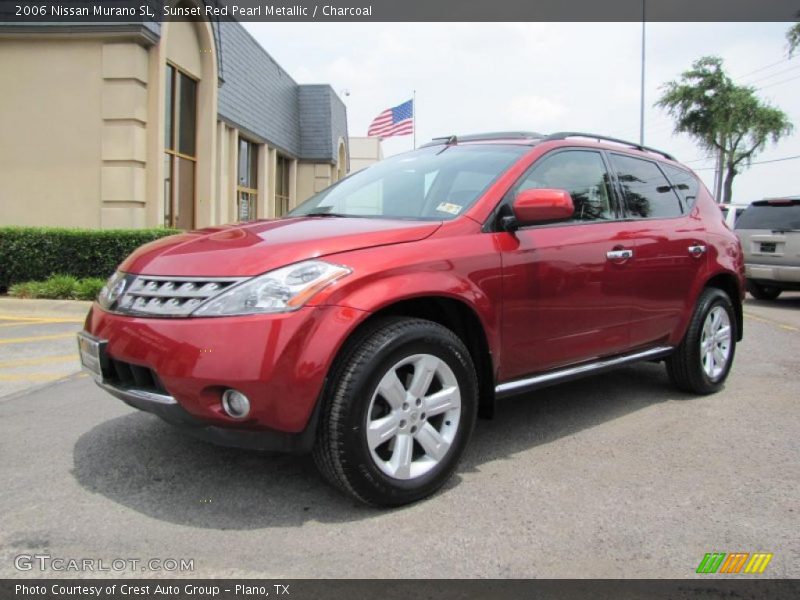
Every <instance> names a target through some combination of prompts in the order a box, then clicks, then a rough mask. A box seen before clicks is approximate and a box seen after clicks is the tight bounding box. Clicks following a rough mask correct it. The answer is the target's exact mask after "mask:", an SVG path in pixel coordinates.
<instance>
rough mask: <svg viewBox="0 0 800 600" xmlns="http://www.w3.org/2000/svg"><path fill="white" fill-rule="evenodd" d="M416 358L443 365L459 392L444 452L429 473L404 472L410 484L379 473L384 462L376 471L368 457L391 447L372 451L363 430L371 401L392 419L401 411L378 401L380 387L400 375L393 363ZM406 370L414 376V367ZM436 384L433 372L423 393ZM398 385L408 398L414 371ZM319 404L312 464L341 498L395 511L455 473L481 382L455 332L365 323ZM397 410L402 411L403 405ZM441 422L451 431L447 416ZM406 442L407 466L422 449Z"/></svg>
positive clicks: (433, 326) (408, 322)
mask: <svg viewBox="0 0 800 600" xmlns="http://www.w3.org/2000/svg"><path fill="white" fill-rule="evenodd" d="M416 356H432V357H434V359H437V360H439V361H440V363H439V365H440V367H439V368H441V369H443V370H444V371H447V369H446V368H445V367H444V366H441V363H444V364H445V365H446V367H447V368H449V371H447V374H448V377H450V378H451V381H452V376H454V377H455V380H456V381H457V386H458V391H459V392H460V413H459V415H458V419H457V421H458V422H457V424H456V427H455V429H454V433H452V435H453V436H454V437H453V438H452V440H451V441H450V443H449V446H448V448H449V449H447V450H445V454H444V455H443V456H442V457H441V458H440V459H439V460H438V462H435V466H433V467H427V466H426V467H425V468H429V469H430V470H429V471H427V472H425V473H424V474H421V475H419V476H416V477H411V475H410V471H409V478H405V479H402V478H401V479H398V478H395V477H391V476H389V475H388V474H387V473H386V472H384V471H383V470H382V468H386V465H388V462H387V463H383V465H384V466H383V467H380V466H379V463H378V462H377V461H376V459H375V458H373V452H375V453H377V452H378V449H381V450H382V451H384V452H385V451H389V452H390V453H391V452H393V450H394V449H396V448H392V449H390V448H388V447H387V448H383V447H381V446H377V447H375V448H376V449H375V450H371V449H370V445H369V442H368V434H367V424H368V419H373V418H374V415H373V414H372V413H371V414H370V415H369V416H368V414H367V413H368V410H370V411H375V410H376V403H379V402H384V404H385V406H386V407H387V408H388V409H389V410H390V411H391V412H390V416H393V418H395V417H394V415H395V414H396V413H399V411H400V409H399V408H398V409H396V410H395V409H393V408H391V407H390V406H389V403H388V402H385V401H383V400H382V398H381V395H380V394H379V393H378V386H379V384H380V383H381V381H382V380H384V379H383V378H384V377H388V376H389V373H390V372H394V374H395V375H397V374H398V373H399V371H397V370H395V369H397V365H398V363H402V362H403V361H406V360H413V359H414V357H416ZM400 368H405V367H400ZM409 368H411V369H414V371H415V370H416V367H415V366H409ZM437 378H438V371H436V374H435V375H434V376H433V380H432V382H431V383H430V384H429V386H428V387H427V389H428V390H435V389H436V388H434V387H430V386H433V385H436V383H434V382H436V381H438V379H437ZM398 380H401V384H402V385H403V387H404V388H405V389H404V391H405V392H407V393H409V394H410V391H409V389H410V387H411V385H410V383H408V382H410V381H411V380H413V373H411V374H409V376H408V377H407V378H406V382H407V383H408V385H406V383H403V382H402V378H401V377H400V376H398ZM422 385H424V384H422ZM448 389H450V388H448ZM426 393H427V392H426ZM404 397H405V396H404ZM421 398H422V397H421ZM427 398H428V396H425V398H422V399H421V401H423V402H426V401H427ZM323 402H324V405H323V407H322V414H321V419H320V424H319V429H318V432H317V438H316V441H315V444H314V450H313V456H314V461H315V462H316V464H317V468H318V469H319V470H320V472H321V473H322V475H323V476H324V477H325V479H326V480H328V481H329V482H331V483H333V484H334V485H335V486H336V487H338V488H339V489H341V490H342V491H344V492H345V493H347V494H349V495H351V496H353V497H354V498H356V499H358V500H360V501H361V502H364V503H366V504H370V505H373V506H400V505H403V504H408V503H410V502H415V501H417V500H420V499H422V498H425V497H426V496H429V495H430V494H432V493H434V492H435V491H436V490H438V489H439V488H440V487H441V486H442V485H443V484H444V483H445V482H446V481H447V480H448V478H449V477H450V476H451V475H452V473H453V471H454V470H455V468H456V465H457V464H458V460H459V458H460V457H461V455H462V453H463V451H464V448H465V447H466V445H467V442H468V440H469V438H470V435H471V433H472V430H473V429H474V426H475V421H476V415H477V407H478V382H477V377H476V374H475V367H474V366H473V363H472V359H471V357H470V354H469V351H468V350H467V348H466V347H465V346H464V343H463V342H462V341H461V339H459V338H458V337H457V336H456V335H455V334H454V333H453V332H452V331H450V330H449V329H447V328H446V327H443V326H441V325H439V324H438V323H434V322H432V321H427V320H423V319H411V318H402V317H389V318H386V319H381V320H378V321H376V322H375V323H373V324H371V325H369V326H368V327H367V328H366V329H365V330H363V331H361V332H360V333H359V334H358V335H357V336H355V337H354V339H353V340H351V342H350V343H349V344H347V346H346V347H345V348H344V349H343V351H342V352H341V353H340V357H339V359H338V360H337V364H336V365H335V366H334V368H333V370H332V373H331V378H330V383H329V385H328V386H327V388H326V392H325V396H324V397H323ZM395 406H396V404H395ZM402 406H403V407H405V406H406V403H405V402H404V403H403V404H402ZM422 406H423V407H424V406H425V404H423V405H422ZM404 410H408V409H404ZM450 414H451V413H443V414H442V416H441V418H442V420H444V419H445V417H446V415H450ZM398 418H399V417H398ZM419 418H421V419H422V420H424V419H425V418H426V415H425V414H424V413H422V412H420V413H418V414H416V413H415V416H414V422H416V423H417V424H418V425H423V426H425V425H428V424H431V426H433V423H434V422H435V421H434V419H435V418H436V417H433V416H431V417H428V421H426V422H424V423H423V422H422V421H417V419H419ZM372 422H373V423H375V421H372ZM398 423H400V421H398ZM402 423H406V421H405V420H404V421H402ZM410 424H411V419H410V418H409V420H408V422H407V424H406V425H404V427H408V429H406V430H405V432H404V433H406V434H408V433H410V432H411V429H410ZM446 424H447V426H448V427H452V424H451V420H450V418H449V417H448V420H447V422H446ZM442 427H443V425H442ZM450 431H453V430H452V429H450ZM399 434H400V430H399V429H398V430H397V433H396V434H394V435H395V437H394V438H393V439H392V440H391V441H389V442H387V446H391V445H392V444H394V445H397V444H399V443H400V442H399V438H400V437H401V436H400V435H399ZM418 435H419V434H418ZM412 437H413V436H409V437H407V438H406V439H411V438H412ZM414 439H416V438H414ZM409 443H410V444H411V445H410V446H409V447H410V448H411V450H409V452H410V454H409V457H410V458H409V459H408V460H411V461H414V460H416V459H414V458H413V456H414V455H415V454H418V452H419V450H424V449H423V448H422V446H421V445H420V443H419V442H418V441H411V442H409ZM392 456H394V455H393V454H392ZM425 457H427V454H426V455H425ZM425 457H423V458H425Z"/></svg>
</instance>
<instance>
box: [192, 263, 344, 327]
mask: <svg viewBox="0 0 800 600" xmlns="http://www.w3.org/2000/svg"><path fill="white" fill-rule="evenodd" d="M351 272H352V271H351V270H350V269H348V268H347V267H343V266H341V265H334V264H331V263H329V262H325V261H324V260H307V261H305V262H301V263H296V264H293V265H289V266H288V267H283V268H281V269H276V270H275V271H270V272H269V273H264V274H263V275H259V276H257V277H253V278H252V279H250V280H248V281H245V282H244V283H240V284H239V285H237V286H236V287H233V288H231V289H230V290H228V291H226V292H224V293H222V294H220V295H219V296H217V297H215V298H212V299H211V300H209V301H207V302H206V303H205V304H203V305H202V306H200V307H199V308H198V309H197V310H195V311H194V312H193V313H192V316H196V317H219V316H223V315H252V314H259V313H280V312H290V311H293V310H297V309H298V308H301V307H302V306H303V305H304V304H305V303H306V302H308V301H309V300H311V298H312V297H313V296H314V295H315V294H316V293H317V292H319V291H320V290H321V289H323V288H324V287H326V286H328V285H330V284H331V283H333V282H334V281H336V280H337V279H340V278H342V277H344V276H345V275H348V274H349V273H351Z"/></svg>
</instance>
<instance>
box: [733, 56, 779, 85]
mask: <svg viewBox="0 0 800 600" xmlns="http://www.w3.org/2000/svg"><path fill="white" fill-rule="evenodd" d="M792 58H793V57H791V56H789V57H787V58H782V59H781V60H779V61H776V62H774V63H770V64H768V65H765V66H763V67H759V68H758V69H755V70H754V71H750V72H748V73H745V74H744V75H739V76H738V77H734V79H736V80H739V79H744V78H745V77H749V76H750V75H755V74H756V73H760V72H761V71H766V70H767V69H769V68H771V67H774V66H776V65H779V64H781V63H784V62H788V61H790V60H792Z"/></svg>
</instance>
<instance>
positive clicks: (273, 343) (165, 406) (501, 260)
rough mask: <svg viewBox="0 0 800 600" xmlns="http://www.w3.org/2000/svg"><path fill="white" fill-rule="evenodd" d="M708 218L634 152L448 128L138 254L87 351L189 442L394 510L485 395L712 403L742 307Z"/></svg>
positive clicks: (451, 451) (103, 376)
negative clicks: (677, 395) (299, 458)
mask: <svg viewBox="0 0 800 600" xmlns="http://www.w3.org/2000/svg"><path fill="white" fill-rule="evenodd" d="M719 217H720V215H719V208H718V207H717V205H716V204H715V202H714V200H713V198H712V197H711V195H710V194H709V193H708V190H706V188H705V187H704V186H703V184H702V183H701V182H700V181H699V180H698V178H697V177H696V175H695V174H694V173H692V172H691V171H690V170H689V169H687V168H686V167H684V166H683V165H681V164H680V163H678V162H676V161H675V160H674V159H673V158H672V157H671V156H669V155H668V154H665V153H663V152H659V151H657V150H653V149H650V148H646V147H643V146H640V145H638V144H634V143H630V142H625V141H621V140H616V139H613V138H606V137H603V136H598V135H594V134H591V135H589V134H580V133H570V132H566V133H557V134H552V135H548V136H544V135H540V134H529V133H500V134H483V135H473V136H459V137H456V136H448V137H446V138H441V139H438V140H435V141H434V142H432V143H431V144H428V145H426V146H424V147H422V148H420V149H418V150H415V151H413V152H409V153H406V154H401V155H398V156H394V157H391V158H389V159H387V160H384V161H382V162H380V163H378V164H376V165H374V166H372V167H369V168H367V169H364V170H363V171H360V172H358V173H356V174H354V175H352V176H350V177H347V178H345V179H343V180H341V181H340V182H338V183H337V184H335V185H334V186H332V187H329V188H328V189H326V190H324V191H322V192H320V193H319V194H317V195H316V196H313V197H312V198H310V199H309V200H307V201H306V202H305V203H303V204H301V205H300V206H299V207H297V208H296V209H294V210H293V211H292V212H291V213H289V214H288V215H286V216H284V217H282V218H280V219H275V220H264V221H258V222H250V223H244V224H240V225H231V226H226V227H216V228H211V229H206V230H202V231H193V232H189V233H183V234H181V235H177V236H174V237H169V238H163V239H160V240H158V241H156V242H152V243H150V244H147V245H145V246H143V247H142V248H140V249H139V250H137V251H136V252H135V253H134V254H132V255H131V256H130V257H129V258H128V259H127V260H125V261H124V262H123V263H122V265H120V267H119V270H118V271H117V272H116V273H115V274H114V275H113V277H112V278H111V279H110V280H109V282H108V284H107V286H106V288H105V289H104V290H103V292H101V294H100V296H99V298H98V302H97V303H95V304H94V305H93V307H92V309H91V312H90V313H89V315H88V317H87V319H86V324H85V331H83V332H82V333H81V334H80V335H79V346H80V351H81V360H82V362H83V364H84V366H85V367H86V369H87V370H89V371H90V372H91V373H92V374H93V375H94V377H95V378H96V380H97V382H98V384H99V385H100V386H101V387H103V388H104V389H105V390H107V391H108V392H109V393H111V394H112V395H114V396H116V397H118V398H120V399H121V400H123V401H124V402H126V403H128V404H130V405H131V406H133V407H136V408H139V409H141V410H145V411H149V412H152V413H154V414H157V415H158V416H160V417H162V418H163V419H165V420H167V421H169V422H171V423H173V424H175V425H178V426H180V427H182V428H184V429H185V430H186V431H188V432H190V433H191V434H193V435H195V436H198V437H201V438H203V439H206V440H209V441H212V442H215V443H218V444H224V445H233V446H240V447H245V448H258V449H268V450H284V451H295V452H309V451H310V452H313V455H314V458H315V461H316V463H317V466H318V467H319V470H320V471H321V472H322V474H323V475H324V477H325V478H326V479H327V480H328V481H329V482H331V483H332V484H334V485H335V486H337V487H338V488H339V489H341V490H342V491H344V492H345V493H347V494H350V495H351V496H353V497H354V498H356V499H358V500H361V501H363V502H365V503H368V504H373V505H382V506H397V505H401V504H405V503H408V502H413V501H415V500H419V499H420V498H423V497H425V496H427V495H429V494H431V493H433V492H434V491H435V490H437V489H438V488H439V487H441V486H442V484H443V483H444V482H445V481H447V479H448V478H449V477H450V475H451V474H452V473H453V471H454V470H455V468H456V465H457V463H458V460H459V458H460V456H461V454H462V453H463V451H464V448H465V447H466V445H467V442H468V440H469V438H470V434H471V432H472V429H473V427H474V425H475V420H476V418H477V417H478V416H490V415H491V414H492V411H493V409H494V402H495V399H496V398H502V397H505V396H509V395H511V394H517V393H520V392H529V391H531V390H535V389H538V388H541V387H543V386H547V385H552V384H555V383H558V382H562V381H569V380H572V379H575V378H577V377H582V376H586V375H592V374H597V373H602V372H605V371H608V370H610V369H614V368H617V367H620V366H623V365H628V364H631V363H634V362H637V361H654V360H655V361H659V360H663V361H665V362H666V368H667V372H668V374H669V377H670V379H671V380H672V382H673V383H674V384H675V385H676V386H677V387H678V388H679V389H681V390H685V391H687V392H691V393H695V394H709V393H712V392H715V391H717V390H719V389H720V388H721V387H722V386H723V384H724V382H725V379H726V377H727V376H728V373H729V371H730V368H731V365H732V363H733V358H734V352H735V348H736V343H737V341H738V340H740V339H741V338H742V300H743V297H744V263H743V261H742V254H741V248H740V246H739V241H738V240H737V238H736V236H735V235H734V233H733V232H732V231H730V229H728V228H727V227H725V225H724V224H723V222H722V219H720V218H719ZM653 443H657V441H655V440H654V441H653ZM200 468H202V467H200ZM260 475H261V474H258V473H254V474H253V476H254V477H258V476H260ZM487 483H488V482H487Z"/></svg>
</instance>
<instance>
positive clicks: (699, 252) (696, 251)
mask: <svg viewBox="0 0 800 600" xmlns="http://www.w3.org/2000/svg"><path fill="white" fill-rule="evenodd" d="M706 250H707V248H706V247H705V246H703V245H700V244H698V245H696V246H689V254H691V255H692V256H703V254H705V253H706Z"/></svg>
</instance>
